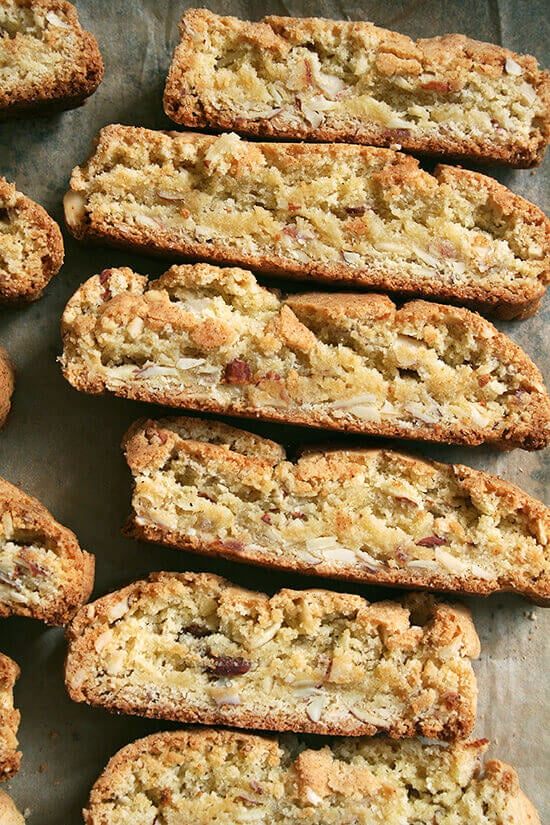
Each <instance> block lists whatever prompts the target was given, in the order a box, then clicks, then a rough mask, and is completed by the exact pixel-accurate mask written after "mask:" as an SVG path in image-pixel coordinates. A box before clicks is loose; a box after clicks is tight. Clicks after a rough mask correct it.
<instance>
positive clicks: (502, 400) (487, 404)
mask: <svg viewBox="0 0 550 825" xmlns="http://www.w3.org/2000/svg"><path fill="white" fill-rule="evenodd" d="M62 334H63V341H64V354H63V357H62V366H63V372H64V375H65V377H66V378H67V379H68V381H70V382H71V384H72V385H73V386H74V387H76V388H77V389H79V390H83V391H84V392H90V393H113V394H114V395H119V396H122V397H124V398H134V399H138V400H142V401H152V402H154V403H157V404H165V405H168V406H172V407H187V408H191V409H199V410H208V411H212V412H218V413H224V414H227V415H242V416H249V417H259V418H263V419H267V420H272V421H284V422H288V423H294V424H302V425H307V426H314V427H326V428H330V429H338V430H347V431H350V432H361V433H366V434H372V435H384V436H396V437H405V438H419V439H426V440H429V441H444V442H449V443H456V444H470V445H474V444H480V443H482V442H487V443H489V444H492V445H494V446H498V447H502V448H511V447H524V448H525V449H539V448H541V447H544V446H545V445H546V444H547V443H548V441H549V439H550V399H549V398H548V395H547V393H546V390H545V388H544V385H543V383H542V378H541V375H540V373H539V371H538V370H537V368H536V367H535V366H534V364H533V363H532V362H531V361H530V360H529V358H528V357H527V356H526V355H525V353H524V352H523V351H522V350H521V349H520V348H519V347H518V346H517V345H516V344H514V343H513V342H512V341H510V340H509V339H508V338H506V337H505V336H504V335H502V334H501V333H499V332H497V330H496V329H495V328H494V327H493V326H492V324H490V323H489V322H488V321H485V320H484V319H483V318H481V317H480V316H479V315H476V314H474V313H472V312H469V311H468V310H466V309H461V308H456V307H449V306H440V305H437V304H432V303H426V302H423V301H415V302H412V303H409V304H405V305H404V306H403V307H402V308H401V309H397V308H396V307H395V305H394V304H393V303H392V302H391V301H390V299H389V298H387V297H385V296H382V295H371V294H369V295H352V294H349V293H346V294H329V293H323V294H315V293H314V294H310V295H292V296H289V297H287V298H286V299H284V298H281V297H280V295H279V294H278V293H277V292H274V291H269V290H267V289H264V288H262V287H260V286H259V284H258V283H257V282H256V280H255V279H254V277H253V276H252V275H251V273H250V272H246V271H244V270H242V269H220V268H218V267H214V266H209V265H208V264H197V265H195V266H174V267H172V268H171V269H169V270H168V272H166V273H165V274H164V275H162V276H161V278H160V279H159V280H158V281H152V282H150V283H148V282H147V279H146V278H145V277H143V276H141V275H137V274H135V273H134V272H132V271H131V270H130V269H128V268H126V267H123V268H121V269H107V270H104V272H103V273H102V274H101V275H96V276H94V277H93V278H90V279H89V280H88V281H86V283H84V284H83V285H82V286H81V287H80V288H79V289H78V290H77V292H76V293H75V295H74V296H73V297H72V298H71V300H70V301H69V303H68V304H67V307H66V309H65V312H64V314H63V321H62Z"/></svg>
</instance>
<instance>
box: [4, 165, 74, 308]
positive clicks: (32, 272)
mask: <svg viewBox="0 0 550 825" xmlns="http://www.w3.org/2000/svg"><path fill="white" fill-rule="evenodd" d="M63 255H64V248H63V237H62V235H61V230H60V229H59V226H58V225H57V224H56V222H55V221H54V220H53V218H51V217H50V216H49V215H48V213H47V212H46V210H45V209H43V208H42V207H41V206H39V204H37V203H35V202H34V201H32V200H31V199H30V198H27V197H26V196H25V195H23V194H21V192H18V191H17V190H16V189H15V186H13V185H12V184H10V183H8V182H7V181H6V180H5V179H4V178H1V177H0V304H3V303H4V304H16V303H19V302H25V301H35V300H36V299H37V298H40V296H41V295H42V292H43V291H44V288H45V287H46V286H47V284H48V283H49V281H50V279H51V278H52V277H53V276H54V275H56V274H57V273H58V272H59V270H60V268H61V264H62V263H63Z"/></svg>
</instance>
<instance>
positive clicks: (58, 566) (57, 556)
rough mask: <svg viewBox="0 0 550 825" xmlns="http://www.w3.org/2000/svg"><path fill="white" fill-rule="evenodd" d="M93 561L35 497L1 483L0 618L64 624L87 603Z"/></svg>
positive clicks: (70, 532)
mask: <svg viewBox="0 0 550 825" xmlns="http://www.w3.org/2000/svg"><path fill="white" fill-rule="evenodd" d="M93 582H94V557H93V556H92V555H90V553H86V552H85V551H84V550H81V549H80V546H79V544H78V540H77V538H76V536H75V535H74V533H73V532H72V531H71V530H68V529H67V528H66V527H63V526H62V525H61V524H58V522H57V521H55V519H54V518H53V516H52V515H51V513H50V512H49V511H48V510H46V508H45V507H44V506H43V505H42V504H41V503H40V502H39V501H37V500H36V499H35V498H33V497H32V496H29V495H27V494H26V493H24V492H23V491H22V490H19V489H18V488H17V487H14V486H13V485H12V484H9V483H8V482H7V481H5V480H4V479H1V478H0V617H2V616H12V615H17V616H30V617H32V618H34V619H41V620H42V621H44V622H47V624H52V625H61V624H66V623H67V622H68V621H69V619H70V618H71V617H72V616H73V615H74V613H75V612H76V610H77V609H78V608H79V607H80V606H81V605H82V604H84V602H86V601H87V600H88V598H89V596H90V593H91V591H92V586H93Z"/></svg>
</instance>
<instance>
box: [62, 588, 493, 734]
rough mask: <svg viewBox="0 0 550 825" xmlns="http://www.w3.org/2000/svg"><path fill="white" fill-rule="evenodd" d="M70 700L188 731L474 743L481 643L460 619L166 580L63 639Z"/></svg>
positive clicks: (411, 601) (346, 597)
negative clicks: (224, 728)
mask: <svg viewBox="0 0 550 825" xmlns="http://www.w3.org/2000/svg"><path fill="white" fill-rule="evenodd" d="M67 636H68V640H69V649H68V654H67V663H66V671H65V680H66V684H67V688H68V690H69V694H70V696H71V698H72V699H74V700H76V701H80V702H88V703H89V704H92V705H99V706H100V707H105V708H107V709H108V710H111V711H115V712H122V713H136V714H138V715H141V716H150V717H154V718H161V719H173V720H177V721H179V722H200V723H202V724H209V725H215V724H224V725H235V726H237V727H245V728H261V729H267V730H280V731H283V730H291V731H303V732H311V733H334V734H349V735H353V736H358V735H360V734H367V735H370V734H374V733H377V732H380V731H383V732H385V733H388V734H390V735H391V736H394V737H401V736H414V735H415V734H423V735H425V736H430V737H433V738H439V739H449V740H452V739H457V738H461V737H464V736H468V734H469V733H470V732H471V730H472V728H473V725H474V721H475V709H476V698H477V688H476V683H475V677H474V674H473V670H472V665H471V662H470V658H472V657H477V656H478V655H479V640H478V638H477V635H476V632H475V629H474V626H473V624H472V621H471V618H470V616H469V613H468V612H467V611H466V610H465V608H458V607H449V606H448V605H445V604H441V603H438V602H435V601H434V600H433V598H432V597H430V596H427V595H422V594H416V595H412V596H408V597H406V598H404V599H403V601H402V602H379V603H376V604H369V603H368V602H366V601H365V600H364V599H362V598H361V597H360V596H355V595H351V594H342V593H334V592H329V591H325V590H304V591H296V590H281V591H280V592H279V593H277V594H276V595H275V596H273V597H272V598H269V597H268V596H267V595H265V594H264V593H254V592H251V591H249V590H243V589H242V588H240V587H237V586H235V585H232V584H231V583H230V582H227V581H225V580H224V579H221V578H220V577H219V576H214V575H211V574H208V573H184V574H177V573H158V574H152V575H151V576H150V578H149V579H148V580H147V581H141V582H136V583H135V584H132V585H130V586H129V587H126V588H124V589H123V590H119V591H116V592H115V593H111V594H110V595H108V596H105V597H103V598H102V599H99V600H98V601H96V602H93V603H92V604H90V605H87V606H85V607H83V608H82V609H81V611H80V612H79V613H78V614H77V616H76V617H75V619H74V620H73V622H72V623H71V625H70V626H69V628H68V631H67Z"/></svg>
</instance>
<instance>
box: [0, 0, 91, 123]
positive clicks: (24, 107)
mask: <svg viewBox="0 0 550 825" xmlns="http://www.w3.org/2000/svg"><path fill="white" fill-rule="evenodd" d="M102 77H103V61H102V59H101V54H100V53H99V48H98V45H97V42H96V39H95V37H94V36H93V35H92V34H90V32H87V31H84V30H83V29H82V27H81V25H80V23H79V21H78V15H77V11H76V8H75V7H74V6H73V5H71V3H66V2H64V0H0V119H2V118H5V117H13V116H16V115H19V114H24V113H26V112H30V113H33V112H35V111H39V112H40V111H43V110H50V109H51V110H56V109H70V108H73V107H74V106H79V105H80V104H81V103H82V102H83V101H84V100H85V98H87V97H88V96H89V95H91V94H92V93H93V92H95V90H96V89H97V87H98V86H99V84H100V82H101V79H102Z"/></svg>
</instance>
